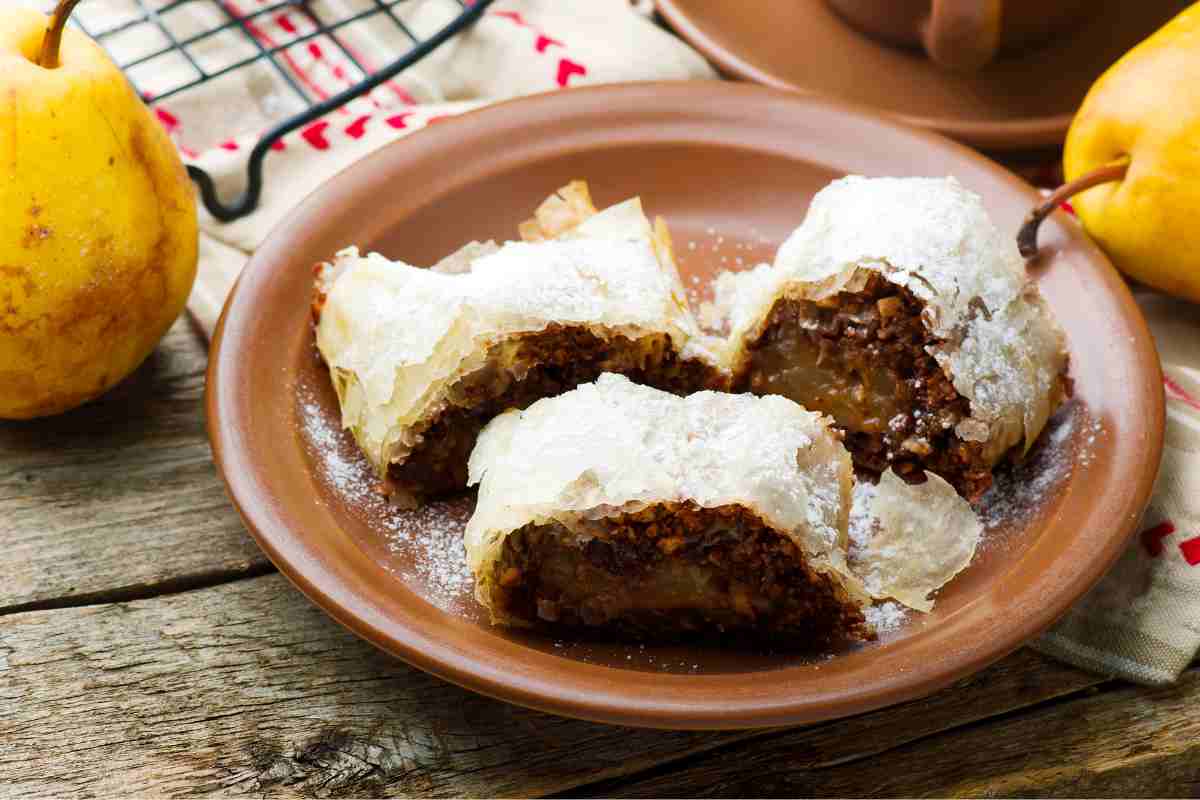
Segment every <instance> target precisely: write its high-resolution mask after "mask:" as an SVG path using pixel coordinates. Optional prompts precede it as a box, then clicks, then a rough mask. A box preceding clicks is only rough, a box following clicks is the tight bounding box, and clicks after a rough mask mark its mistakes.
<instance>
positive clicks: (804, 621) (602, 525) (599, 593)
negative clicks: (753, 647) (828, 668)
mask: <svg viewBox="0 0 1200 800" xmlns="http://www.w3.org/2000/svg"><path fill="white" fill-rule="evenodd" d="M588 534H589V535H587V536H583V535H579V534H577V533H575V532H572V531H570V530H568V529H567V528H565V527H563V526H561V525H558V524H550V525H534V524H530V525H526V526H525V527H523V528H521V529H520V530H517V531H514V532H513V533H512V534H510V535H509V536H508V537H507V539H506V540H505V543H504V550H503V552H502V554H501V557H500V559H499V560H498V561H497V562H496V564H495V565H494V567H493V569H494V573H493V575H494V581H493V584H492V586H493V588H492V591H493V601H494V605H495V608H496V609H497V611H499V612H500V613H501V614H503V615H504V616H507V617H509V618H515V619H518V620H523V621H525V622H528V623H531V624H550V625H553V626H557V627H563V628H574V629H592V630H596V631H603V632H606V633H613V634H617V635H621V636H629V637H633V638H647V639H655V640H662V639H670V638H680V637H687V638H688V639H695V638H705V637H718V636H719V637H720V638H721V639H722V640H725V641H728V640H729V639H731V638H732V639H742V638H744V639H752V640H758V641H760V642H764V643H770V644H772V645H774V646H783V647H788V648H793V649H810V648H813V649H816V648H821V647H825V646H828V645H829V644H830V643H833V642H837V641H842V640H846V639H850V638H870V636H871V634H870V633H869V629H868V628H867V626H866V623H865V619H864V617H863V614H862V611H861V610H860V609H859V608H858V606H857V605H856V604H855V603H854V602H853V601H851V600H850V598H849V597H848V596H847V595H846V594H845V592H844V590H843V589H842V588H841V587H840V586H838V585H837V584H835V583H834V582H833V581H832V580H831V579H830V578H829V577H828V576H827V575H824V574H821V573H817V572H815V571H814V570H812V569H810V568H809V567H808V565H807V564H806V563H805V560H804V558H803V556H802V555H801V553H800V551H799V549H798V548H797V547H796V545H795V544H793V543H792V542H791V540H789V539H788V538H786V537H785V536H783V535H781V534H780V533H779V532H778V531H775V530H772V529H771V528H768V527H767V526H766V525H764V524H763V522H762V521H761V520H760V519H759V518H758V517H757V515H755V514H753V513H752V512H750V511H748V510H747V509H745V508H743V507H741V506H732V505H731V506H722V507H719V508H700V507H698V506H696V505H695V504H694V503H691V502H687V503H678V504H675V503H673V504H660V505H656V506H651V507H649V508H646V509H644V510H642V511H639V512H634V513H628V514H624V515H621V516H618V517H611V518H607V519H604V520H600V521H598V522H596V523H595V527H594V530H592V529H589V531H588Z"/></svg>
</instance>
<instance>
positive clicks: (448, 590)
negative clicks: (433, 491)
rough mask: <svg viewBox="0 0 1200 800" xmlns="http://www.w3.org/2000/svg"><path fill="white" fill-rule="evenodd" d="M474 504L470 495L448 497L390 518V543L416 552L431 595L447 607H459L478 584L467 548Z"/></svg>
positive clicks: (420, 573) (420, 574) (419, 572)
mask: <svg viewBox="0 0 1200 800" xmlns="http://www.w3.org/2000/svg"><path fill="white" fill-rule="evenodd" d="M473 506H474V503H472V502H470V501H469V500H468V499H466V498H456V499H453V500H444V501H439V502H435V503H430V504H428V505H425V506H422V507H420V508H417V509H415V510H412V511H402V512H399V513H397V514H395V515H394V516H393V517H392V518H390V519H389V520H388V522H387V525H388V543H389V545H390V546H391V547H392V548H393V549H394V550H397V549H408V550H410V551H412V552H415V554H416V558H415V559H414V571H415V574H416V575H417V577H419V578H420V579H421V581H420V582H421V583H423V584H424V585H425V586H426V587H428V590H429V594H428V595H427V599H428V600H429V601H430V602H431V603H433V604H434V605H435V606H437V607H438V608H441V609H443V610H451V609H453V608H456V607H458V604H459V603H460V602H461V601H462V600H463V598H469V597H470V596H471V593H472V590H473V588H474V585H475V584H474V578H473V577H472V575H471V570H470V569H468V568H467V555H466V551H465V550H464V549H463V530H464V529H465V528H466V527H467V520H468V519H470V518H471V511H472V508H473ZM406 577H407V576H406Z"/></svg>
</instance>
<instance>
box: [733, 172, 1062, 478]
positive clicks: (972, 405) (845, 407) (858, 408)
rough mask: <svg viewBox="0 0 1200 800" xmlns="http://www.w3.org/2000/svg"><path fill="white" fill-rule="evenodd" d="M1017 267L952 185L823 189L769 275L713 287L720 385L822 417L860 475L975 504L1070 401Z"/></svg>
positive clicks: (1056, 340)
mask: <svg viewBox="0 0 1200 800" xmlns="http://www.w3.org/2000/svg"><path fill="white" fill-rule="evenodd" d="M1024 263H1025V262H1024V261H1023V260H1022V258H1021V256H1020V255H1019V253H1018V252H1017V247H1016V244H1015V242H1014V240H1013V239H1012V237H1011V236H1006V235H1003V234H1001V233H1000V232H999V231H997V230H996V228H995V226H994V225H993V224H992V222H991V220H990V219H989V218H988V215H987V213H986V212H985V210H984V208H983V204H982V202H981V201H980V198H979V197H978V196H977V195H975V194H973V193H971V192H969V191H967V190H966V189H964V188H963V187H962V186H961V185H959V183H958V182H957V181H955V180H954V179H953V178H947V179H928V178H908V179H899V178H876V179H868V178H862V177H850V178H845V179H842V180H838V181H835V182H833V183H832V184H830V185H829V186H827V187H826V188H825V189H823V190H822V191H821V192H820V193H818V194H817V196H816V197H815V198H814V199H813V202H812V205H811V207H810V209H809V212H808V214H807V216H806V217H805V219H804V222H803V224H802V225H801V226H800V227H799V228H798V229H797V230H796V231H795V232H794V233H793V234H792V235H791V236H790V237H789V238H788V239H787V241H786V242H784V244H783V246H782V247H780V249H779V252H778V254H777V255H776V258H775V263H774V264H773V265H763V266H760V267H758V268H756V269H755V270H753V271H751V272H747V273H741V274H737V275H725V276H722V278H721V279H720V280H719V281H718V287H717V294H718V304H719V305H720V306H722V307H723V308H724V309H725V313H726V315H727V317H728V320H729V323H730V328H731V333H730V339H729V348H728V350H727V351H726V353H725V358H726V363H727V365H728V366H729V367H730V369H732V371H733V373H734V375H735V386H737V387H742V388H747V389H749V390H750V391H753V392H754V393H756V394H782V395H783V396H785V397H788V398H791V399H792V400H795V401H796V402H798V403H801V404H802V405H804V406H806V407H807V408H810V409H813V410H816V411H821V412H824V413H826V414H828V415H830V416H831V417H833V419H834V420H835V422H836V424H837V426H838V427H839V428H841V429H842V430H844V431H845V433H846V437H845V443H846V446H847V447H848V448H849V450H850V452H851V454H852V455H853V457H854V461H855V464H856V465H857V466H858V467H859V468H860V469H862V470H865V471H866V472H868V473H873V474H875V475H879V474H882V473H883V472H884V471H885V470H887V469H889V468H891V469H892V470H893V471H894V472H895V473H896V474H897V475H898V476H900V477H901V478H904V479H906V480H909V481H918V480H921V479H922V478H923V476H924V472H923V471H924V470H929V471H931V472H934V473H936V474H938V475H941V476H942V477H944V478H945V479H946V480H947V481H949V482H950V483H951V484H952V485H953V486H954V487H955V489H957V490H958V491H959V492H960V493H961V494H962V495H963V496H965V497H967V498H976V497H978V496H979V495H980V494H982V493H983V491H984V490H986V489H987V487H988V486H989V485H990V483H991V471H992V467H993V466H994V465H995V464H996V463H997V462H998V461H999V460H1000V459H1001V458H1002V457H1004V456H1005V454H1006V453H1008V452H1009V450H1010V449H1011V448H1015V447H1016V448H1020V450H1019V452H1020V453H1024V452H1025V451H1026V450H1028V448H1029V447H1030V445H1031V444H1032V443H1033V441H1034V440H1035V439H1036V438H1037V436H1038V434H1039V432H1040V431H1041V430H1042V428H1043V426H1044V425H1045V423H1046V420H1047V419H1048V418H1049V416H1050V415H1051V414H1052V413H1053V411H1054V410H1055V408H1056V407H1057V406H1058V405H1059V404H1060V402H1061V401H1062V400H1063V398H1064V396H1065V395H1067V394H1068V393H1069V391H1070V380H1069V378H1068V377H1067V372H1066V371H1067V356H1066V350H1065V346H1064V337H1063V333H1062V331H1061V330H1060V328H1059V327H1058V325H1057V324H1056V323H1055V321H1054V319H1053V317H1052V316H1051V314H1050V312H1049V310H1048V309H1047V307H1046V304H1045V302H1043V300H1042V298H1041V295H1040V294H1039V293H1038V290H1037V288H1036V286H1035V285H1034V284H1033V283H1032V282H1031V281H1030V280H1029V279H1028V278H1027V277H1026V275H1025V266H1024Z"/></svg>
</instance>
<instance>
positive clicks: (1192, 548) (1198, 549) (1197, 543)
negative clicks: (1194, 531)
mask: <svg viewBox="0 0 1200 800" xmlns="http://www.w3.org/2000/svg"><path fill="white" fill-rule="evenodd" d="M1179 552H1181V553H1183V560H1184V561H1186V562H1187V563H1188V565H1189V566H1193V567H1194V566H1196V565H1197V564H1200V536H1197V537H1196V538H1195V539H1188V540H1187V541H1186V542H1180V543H1179Z"/></svg>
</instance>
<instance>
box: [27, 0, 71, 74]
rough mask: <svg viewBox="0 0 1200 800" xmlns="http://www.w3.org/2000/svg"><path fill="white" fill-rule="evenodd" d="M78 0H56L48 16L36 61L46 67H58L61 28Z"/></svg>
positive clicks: (65, 25) (65, 23)
mask: <svg viewBox="0 0 1200 800" xmlns="http://www.w3.org/2000/svg"><path fill="white" fill-rule="evenodd" d="M79 2H80V0H58V5H57V6H55V8H54V13H53V14H52V15H51V16H50V24H49V25H47V26H46V36H45V38H43V39H42V52H41V53H40V54H39V55H38V60H37V63H38V65H39V66H42V67H45V68H46V69H57V68H58V51H59V48H60V47H61V46H62V36H63V29H64V28H66V27H67V19H68V18H69V17H70V16H71V12H72V11H74V10H75V6H77V5H79Z"/></svg>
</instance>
